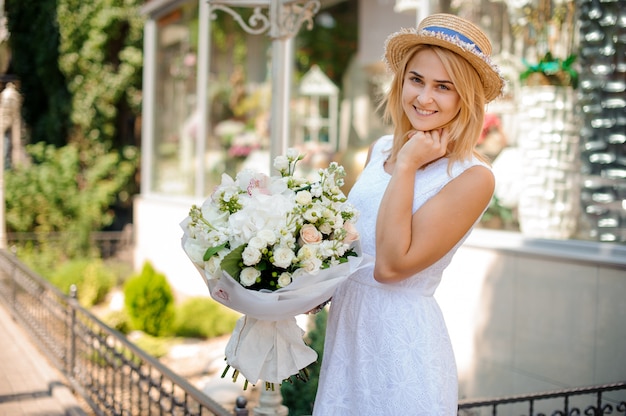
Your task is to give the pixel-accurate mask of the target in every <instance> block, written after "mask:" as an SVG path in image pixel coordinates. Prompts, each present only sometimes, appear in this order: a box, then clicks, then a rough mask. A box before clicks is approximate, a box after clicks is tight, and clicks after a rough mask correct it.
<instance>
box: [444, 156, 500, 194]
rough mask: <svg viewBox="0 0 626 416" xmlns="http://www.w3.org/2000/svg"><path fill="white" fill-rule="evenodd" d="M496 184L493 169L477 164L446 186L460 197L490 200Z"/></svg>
mask: <svg viewBox="0 0 626 416" xmlns="http://www.w3.org/2000/svg"><path fill="white" fill-rule="evenodd" d="M495 185H496V180H495V177H494V175H493V172H492V171H491V169H489V168H488V167H486V166H483V165H475V166H472V167H470V168H468V169H466V170H465V171H464V172H463V173H461V174H460V175H459V176H457V177H456V178H454V179H453V180H451V181H450V183H449V184H448V185H447V186H446V188H448V191H450V192H451V193H454V194H456V195H458V196H459V197H468V196H471V197H472V199H474V200H477V201H488V200H490V199H491V196H492V195H493V191H494V189H495Z"/></svg>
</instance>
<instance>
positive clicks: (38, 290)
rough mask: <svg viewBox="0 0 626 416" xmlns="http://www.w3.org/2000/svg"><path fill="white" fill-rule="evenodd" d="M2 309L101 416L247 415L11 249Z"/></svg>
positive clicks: (0, 254)
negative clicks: (172, 367) (166, 362)
mask: <svg viewBox="0 0 626 416" xmlns="http://www.w3.org/2000/svg"><path fill="white" fill-rule="evenodd" d="M0 302H2V303H3V304H4V305H5V306H6V307H7V309H8V310H9V311H10V312H11V313H12V315H13V317H14V319H16V320H17V321H18V322H19V323H20V324H21V325H22V326H23V328H24V329H25V330H26V331H27V332H28V333H29V334H30V335H31V337H32V339H33V340H34V342H35V343H36V344H37V345H38V346H39V347H40V349H41V351H42V352H43V353H44V354H45V355H46V356H47V357H48V359H49V360H50V361H51V363H52V364H53V365H54V366H56V367H57V368H58V369H59V370H60V371H61V372H62V373H63V374H64V375H65V376H66V377H67V379H68V381H69V383H70V384H71V386H72V388H73V389H74V391H76V392H77V393H79V394H80V395H81V396H82V397H83V398H84V400H85V401H86V402H87V403H88V404H89V406H90V407H91V408H92V409H93V411H94V412H95V413H96V414H97V415H107V416H109V415H119V416H134V415H137V416H144V415H165V414H166V415H190V416H191V415H193V416H195V415H198V416H201V415H216V416H232V415H233V414H237V415H241V414H247V411H245V406H244V408H243V409H234V411H231V412H229V411H227V410H226V409H224V408H223V407H222V406H221V405H220V404H219V403H217V402H216V401H214V400H213V399H211V398H210V397H208V396H207V395H205V394H204V393H202V392H201V391H199V390H198V389H196V388H195V387H194V386H192V385H191V384H190V383H189V382H187V381H186V380H184V379H183V378H181V377H180V376H178V375H177V374H175V373H174V372H173V371H171V370H170V369H168V368H167V367H166V366H164V365H163V364H162V363H160V362H159V361H158V360H156V359H154V358H153V357H152V356H150V355H148V354H147V353H145V352H144V351H142V350H141V349H140V348H138V347H137V346H135V345H134V344H133V343H131V342H130V341H128V340H127V339H126V337H125V336H124V335H123V334H121V333H119V332H118V331H116V330H114V329H112V328H109V327H108V326H107V325H105V324H104V323H102V322H101V321H100V320H99V319H98V318H96V317H95V316H94V315H92V314H91V313H90V312H89V311H87V310H86V309H84V308H83V307H81V306H80V305H79V304H78V302H77V301H76V299H75V298H72V297H71V296H66V295H65V294H63V293H62V292H60V291H59V290H58V289H57V288H56V287H54V286H52V285H51V284H49V283H48V282H47V281H46V280H45V279H43V278H42V277H40V276H38V275H37V274H35V273H34V272H32V271H31V270H29V269H28V268H27V267H26V266H25V265H23V264H22V263H21V262H20V261H19V260H17V258H15V256H13V255H12V254H11V253H9V252H8V251H6V250H0ZM238 406H239V405H238ZM242 410H243V412H242Z"/></svg>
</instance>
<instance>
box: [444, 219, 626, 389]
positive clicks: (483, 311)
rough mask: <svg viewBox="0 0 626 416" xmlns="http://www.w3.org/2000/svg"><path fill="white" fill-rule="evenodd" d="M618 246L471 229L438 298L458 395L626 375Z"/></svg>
mask: <svg viewBox="0 0 626 416" xmlns="http://www.w3.org/2000/svg"><path fill="white" fill-rule="evenodd" d="M625 296H626V246H620V245H612V244H608V245H604V244H603V243H592V242H589V243H586V242H581V241H556V240H537V239H528V238H524V237H523V236H522V235H520V234H519V233H506V232H497V231H488V230H476V231H475V232H474V234H473V235H472V237H470V239H469V240H468V241H467V242H466V244H465V245H464V246H463V247H462V248H461V249H460V250H459V252H458V253H457V256H456V257H455V258H454V260H453V262H452V264H451V265H450V267H449V268H448V269H447V270H446V272H445V275H444V279H443V282H442V284H441V286H440V287H439V289H438V291H437V294H436V297H437V299H438V301H439V303H440V305H441V308H442V310H443V312H444V315H445V317H446V321H447V323H448V329H449V332H450V336H451V338H452V341H453V345H454V349H455V354H456V357H457V364H458V368H459V379H460V386H459V395H460V398H462V399H463V398H480V397H501V396H507V395H512V394H523V393H534V392H541V391H546V390H557V389H562V388H567V387H580V386H589V385H597V384H604V383H609V382H615V381H623V380H626V348H625V345H626V302H624V297H625Z"/></svg>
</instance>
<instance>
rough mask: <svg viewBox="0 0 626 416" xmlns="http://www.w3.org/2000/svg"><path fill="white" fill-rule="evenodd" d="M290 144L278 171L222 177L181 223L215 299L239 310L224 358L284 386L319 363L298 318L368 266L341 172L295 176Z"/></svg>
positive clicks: (250, 376) (250, 377)
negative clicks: (286, 382)
mask: <svg viewBox="0 0 626 416" xmlns="http://www.w3.org/2000/svg"><path fill="white" fill-rule="evenodd" d="M302 157H303V156H301V155H299V154H298V152H297V151H295V150H294V149H289V150H288V152H287V154H286V155H285V156H278V157H277V158H276V159H275V161H274V168H275V169H276V170H277V171H278V172H279V173H280V176H267V175H265V174H262V173H259V172H255V171H252V170H242V171H241V172H239V173H238V174H237V176H236V178H235V179H233V178H231V177H230V176H229V175H227V174H224V175H223V176H222V183H221V185H219V186H218V187H217V188H216V190H215V191H214V192H213V194H212V195H211V196H210V197H209V198H208V199H207V200H206V201H205V202H204V203H203V204H202V206H201V207H198V206H195V205H194V206H192V207H191V210H190V212H189V216H188V217H187V218H186V219H185V220H184V221H183V222H182V223H181V226H182V228H183V230H184V235H183V249H184V250H185V252H186V253H187V255H188V256H189V258H190V259H191V261H192V262H193V263H194V264H195V265H196V267H197V268H198V270H199V271H200V273H201V275H202V277H203V278H204V280H205V282H206V283H207V286H208V287H209V291H210V293H211V297H212V298H213V299H215V300H216V301H218V302H220V303H221V304H223V305H225V306H227V307H229V308H231V309H233V310H236V311H238V312H240V313H242V314H244V316H242V317H241V318H240V319H239V321H238V322H237V325H236V327H235V330H234V332H233V334H232V336H231V338H230V340H229V342H228V345H227V346H226V351H225V352H226V361H227V364H228V366H230V367H233V368H234V369H235V374H238V373H241V374H242V375H243V376H244V377H245V378H246V382H248V381H250V382H252V383H253V384H254V383H256V382H257V381H258V380H264V381H265V382H266V383H281V382H282V381H283V380H285V379H287V378H289V377H291V376H293V375H299V374H300V372H301V370H302V369H304V368H305V367H306V366H308V365H309V364H311V363H312V362H313V361H315V360H316V359H317V354H316V353H315V351H314V350H312V349H311V348H309V347H308V346H307V345H306V344H305V343H304V341H303V339H302V336H303V331H302V329H300V328H299V327H298V325H297V323H296V320H295V316H296V315H299V314H302V313H306V312H308V311H311V310H312V309H314V308H316V306H318V305H320V304H322V303H324V302H326V301H328V300H329V299H330V298H331V297H332V294H333V291H334V289H335V288H336V286H337V285H338V284H339V283H341V281H343V279H345V278H346V277H347V276H349V275H350V274H352V273H354V271H356V270H357V269H358V268H360V267H362V266H363V265H364V263H365V262H364V261H363V257H362V255H361V253H360V248H359V244H358V243H359V241H358V240H359V235H358V233H357V231H356V229H355V227H354V223H355V222H356V220H357V217H358V213H357V212H356V211H355V209H354V208H353V207H352V206H351V205H350V204H349V203H347V202H346V200H347V199H346V197H345V195H344V194H343V192H342V191H341V189H340V188H341V186H342V185H343V178H344V177H345V171H344V169H343V167H342V166H340V165H338V164H337V163H335V162H332V163H331V164H330V165H329V166H328V168H326V169H320V170H319V171H318V172H317V173H316V174H315V175H314V176H315V177H314V178H311V179H309V180H307V179H304V178H299V177H296V176H295V174H294V172H295V168H296V164H297V162H298V161H300V160H302Z"/></svg>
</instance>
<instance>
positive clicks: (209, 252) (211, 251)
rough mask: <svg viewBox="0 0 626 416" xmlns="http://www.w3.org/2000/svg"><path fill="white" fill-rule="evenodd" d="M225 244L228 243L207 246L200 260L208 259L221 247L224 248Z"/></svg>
mask: <svg viewBox="0 0 626 416" xmlns="http://www.w3.org/2000/svg"><path fill="white" fill-rule="evenodd" d="M227 245H228V243H224V244H221V245H219V246H215V247H209V248H208V249H207V251H205V252H204V257H202V260H204V261H209V259H210V258H211V257H213V256H214V255H216V254H217V253H219V252H220V251H221V250H222V249H224V248H226V246H227Z"/></svg>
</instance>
